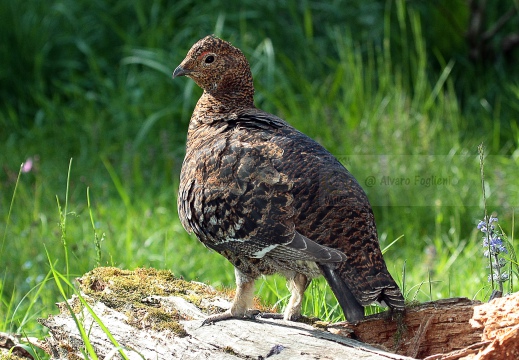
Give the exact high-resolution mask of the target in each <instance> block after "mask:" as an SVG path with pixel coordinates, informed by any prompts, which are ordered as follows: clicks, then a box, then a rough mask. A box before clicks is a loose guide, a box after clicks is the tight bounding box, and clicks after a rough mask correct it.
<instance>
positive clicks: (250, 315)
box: [202, 309, 260, 326]
mask: <svg viewBox="0 0 519 360" xmlns="http://www.w3.org/2000/svg"><path fill="white" fill-rule="evenodd" d="M259 314H260V311H259V310H252V309H251V310H247V311H246V312H245V313H244V314H240V315H237V314H232V313H231V310H227V311H225V312H223V313H220V314H214V315H211V316H208V317H207V318H206V319H205V320H204V321H203V322H202V326H204V325H210V324H214V323H216V322H218V321H224V320H231V319H255V318H256V316H258V315H259Z"/></svg>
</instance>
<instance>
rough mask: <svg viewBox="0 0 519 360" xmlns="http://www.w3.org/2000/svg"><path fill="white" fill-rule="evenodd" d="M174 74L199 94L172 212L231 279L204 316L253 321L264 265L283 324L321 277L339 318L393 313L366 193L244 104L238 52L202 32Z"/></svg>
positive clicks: (249, 95) (247, 96)
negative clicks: (229, 268) (221, 308)
mask: <svg viewBox="0 0 519 360" xmlns="http://www.w3.org/2000/svg"><path fill="white" fill-rule="evenodd" d="M180 76H187V77H189V78H191V79H192V80H194V82H195V83H196V84H197V85H198V86H199V87H200V88H202V90H203V93H202V95H201V97H200V98H199V100H198V102H197V104H196V106H195V108H194V111H193V114H192V116H191V119H190V122H189V126H188V130H187V141H186V154H185V158H184V161H183V163H182V169H181V172H180V183H179V189H178V197H177V207H178V215H179V218H180V221H181V223H182V226H183V227H184V229H185V230H186V231H188V232H189V233H194V234H195V235H196V237H197V238H198V240H200V242H202V243H203V244H204V245H205V246H206V247H208V248H210V249H212V250H215V251H216V252H218V253H219V254H221V255H223V256H224V257H225V258H226V259H227V260H229V261H230V263H231V264H232V265H233V266H234V272H235V277H236V292H235V295H234V299H233V301H232V304H231V306H230V308H229V309H228V310H226V311H225V312H222V313H217V314H213V315H210V316H209V317H208V318H207V319H206V320H205V321H204V323H205V324H208V323H214V322H217V321H222V320H228V319H243V318H254V317H256V316H257V315H258V311H257V310H255V309H253V299H254V283H255V280H256V279H257V278H259V277H261V276H262V275H271V274H274V273H279V274H281V275H283V276H284V277H285V278H286V279H287V287H288V288H289V290H290V294H291V295H290V299H289V302H288V304H287V306H286V307H285V310H284V313H283V314H282V317H283V319H284V320H288V321H296V320H298V319H300V318H301V316H302V315H301V307H302V303H303V295H304V292H305V290H306V289H307V287H308V286H309V284H310V282H311V281H312V279H314V278H317V277H319V276H324V278H325V279H326V281H327V283H328V284H329V286H330V288H331V290H332V291H333V293H334V294H335V297H336V298H337V301H338V303H339V305H340V306H341V308H342V310H343V313H344V315H345V317H346V319H347V320H348V322H352V323H357V322H359V321H361V320H363V319H364V316H365V315H364V307H365V306H368V305H370V304H373V303H379V304H382V305H383V306H388V307H389V309H390V310H391V313H393V312H394V311H396V312H403V311H404V310H405V306H404V298H403V296H402V293H401V291H400V289H399V287H398V285H397V284H396V282H395V280H394V279H393V278H392V276H391V274H390V273H389V271H388V270H387V266H386V263H385V261H384V258H383V256H382V252H381V250H380V245H379V242H378V235H377V229H376V225H375V219H374V215H373V211H372V208H371V205H370V203H369V200H368V198H367V195H366V193H365V192H364V190H363V189H362V187H361V186H360V184H359V183H358V182H357V180H356V179H355V178H354V177H353V175H352V174H351V173H350V172H349V171H348V170H347V169H346V168H345V167H344V166H343V165H342V164H341V163H340V162H339V161H338V160H337V158H336V157H334V156H333V155H332V154H331V153H330V152H328V151H327V150H326V149H325V148H324V147H323V146H322V145H320V144H319V143H318V142H316V141H315V140H313V139H311V138H310V137H308V136H307V135H305V134H303V133H302V132H300V131H298V130H297V129H295V128H294V127H293V126H291V125H290V124H289V123H288V122H286V121H285V120H283V119H281V118H280V117H277V116H275V115H273V114H270V113H267V112H265V111H263V110H261V109H259V108H257V107H256V106H255V105H254V83H253V77H252V73H251V69H250V65H249V62H248V61H247V58H246V57H245V55H244V54H243V52H242V51H241V50H240V49H238V48H237V47H234V46H233V45H231V44H230V43H229V42H227V41H225V40H222V39H220V38H218V37H216V36H214V35H208V36H206V37H204V38H202V39H200V40H199V41H197V42H196V43H195V44H194V45H193V46H192V47H191V49H190V50H189V52H188V53H187V55H186V57H185V59H184V60H183V61H182V62H181V63H180V65H178V67H176V69H175V70H174V72H173V78H177V77H180ZM260 316H261V314H260Z"/></svg>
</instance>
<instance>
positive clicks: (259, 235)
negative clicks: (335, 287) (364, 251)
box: [178, 116, 346, 263]
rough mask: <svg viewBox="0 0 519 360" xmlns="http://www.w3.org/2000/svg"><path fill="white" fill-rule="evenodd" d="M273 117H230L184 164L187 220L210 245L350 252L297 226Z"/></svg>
mask: <svg viewBox="0 0 519 360" xmlns="http://www.w3.org/2000/svg"><path fill="white" fill-rule="evenodd" d="M284 126H287V125H286V124H285V123H284V122H283V120H281V119H279V118H276V117H271V118H269V117H262V118H259V119H255V118H254V117H252V116H249V117H246V118H241V119H240V121H237V122H234V123H232V124H231V123H230V124H229V128H228V129H226V131H225V132H222V133H221V134H220V135H221V136H220V137H219V138H218V139H217V140H214V141H213V142H212V145H211V146H210V147H207V146H200V147H199V149H195V150H194V152H193V153H192V154H190V156H186V160H185V163H184V165H183V171H182V178H181V182H180V183H181V185H180V189H179V199H178V207H179V214H180V215H181V216H180V217H181V221H182V224H183V226H184V227H185V228H186V229H187V230H188V231H193V232H194V233H195V234H196V235H197V237H198V238H199V239H200V240H201V241H202V242H203V243H204V244H205V245H206V246H208V247H210V248H212V249H215V250H217V251H219V252H221V251H224V250H231V251H233V252H236V253H239V254H242V255H244V256H247V257H251V258H262V257H264V256H267V255H268V256H271V257H275V258H280V259H284V260H308V261H316V262H323V263H337V262H342V261H344V260H345V259H346V255H345V254H344V253H343V252H341V251H339V250H337V249H332V248H329V247H326V246H323V245H320V244H318V243H316V242H315V241H313V240H312V239H310V238H308V237H306V236H304V235H303V234H301V233H299V232H297V231H296V225H295V223H294V214H295V208H294V204H295V201H294V195H293V194H292V192H291V189H292V187H293V180H292V179H290V178H289V177H288V176H287V175H286V174H283V173H282V172H280V171H279V170H278V168H279V164H280V162H281V161H282V159H283V153H284V150H283V149H282V148H281V147H280V146H279V145H278V144H276V142H275V141H273V139H272V130H273V129H276V128H282V127H284Z"/></svg>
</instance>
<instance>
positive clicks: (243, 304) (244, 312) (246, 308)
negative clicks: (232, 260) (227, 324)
mask: <svg viewBox="0 0 519 360" xmlns="http://www.w3.org/2000/svg"><path fill="white" fill-rule="evenodd" d="M234 275H235V276H236V295H234V300H233V302H232V305H231V308H230V309H229V310H227V311H225V312H223V313H220V314H215V315H211V316H209V317H207V318H206V319H205V320H204V322H203V325H206V324H211V323H215V322H217V321H222V320H229V319H241V318H252V317H254V315H257V314H258V313H259V312H258V311H254V310H251V308H252V304H253V299H254V280H255V279H253V278H251V277H249V276H247V275H245V274H244V273H242V272H241V271H240V270H238V269H237V268H234Z"/></svg>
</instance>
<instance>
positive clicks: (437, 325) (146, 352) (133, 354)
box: [41, 268, 519, 360]
mask: <svg viewBox="0 0 519 360" xmlns="http://www.w3.org/2000/svg"><path fill="white" fill-rule="evenodd" d="M96 271H97V272H96ZM102 271H104V273H102ZM107 274H108V275H107ZM157 275H158V276H157ZM121 278H124V280H125V282H121ZM165 279H167V283H164V282H163V281H164V280H165ZM175 281H176V285H175V286H174V287H171V283H172V282H175ZM133 282H142V283H143V284H146V286H147V287H146V288H145V289H147V291H151V293H147V294H146V296H144V295H143V294H144V293H139V291H142V289H141V288H138V287H136V286H137V284H136V283H133ZM80 283H81V290H82V291H83V292H84V293H86V294H84V295H83V298H84V299H85V300H86V302H87V303H88V304H90V307H91V308H92V311H93V312H94V313H95V314H96V315H97V316H98V317H99V318H100V320H101V322H102V323H103V324H104V326H106V327H107V328H108V329H110V332H111V334H112V335H113V338H114V339H115V340H116V342H117V344H118V345H117V344H114V342H115V341H113V340H110V339H109V338H108V336H107V335H106V333H105V332H104V331H103V330H102V328H101V327H100V326H99V324H98V322H97V321H96V320H95V319H94V317H93V316H92V313H91V312H90V311H88V309H87V308H85V306H84V303H82V302H81V301H79V298H78V297H77V296H75V297H73V298H72V299H71V300H69V301H68V302H67V303H66V304H65V303H61V304H60V305H59V308H60V310H61V313H60V314H59V315H55V316H50V317H49V318H47V319H45V320H41V322H42V324H44V325H45V326H46V327H48V328H49V338H48V339H47V342H46V344H45V347H46V351H47V352H49V353H51V355H52V358H53V359H64V358H73V356H78V357H79V358H82V357H81V351H82V349H84V342H83V340H82V338H81V336H80V333H79V331H78V326H77V324H76V322H75V321H74V319H73V318H72V317H71V316H70V311H71V310H72V311H73V312H74V314H75V316H76V319H77V320H78V321H79V323H80V324H82V326H83V327H84V328H85V331H86V332H87V333H88V338H89V342H90V344H92V346H93V350H94V351H95V352H96V354H97V355H98V356H99V358H100V359H105V358H106V359H108V358H111V359H113V358H121V356H120V355H119V352H120V351H124V353H125V354H126V356H127V357H128V358H129V359H142V358H144V359H176V358H182V359H207V358H211V359H265V358H267V357H268V358H271V357H272V358H274V359H292V358H294V359H411V358H414V359H424V358H425V359H427V360H437V359H443V360H457V359H478V360H480V359H481V360H488V359H515V358H519V315H518V313H519V311H518V310H519V294H513V295H510V296H509V297H507V298H500V299H495V300H493V301H491V302H490V303H486V304H480V303H478V302H472V301H470V300H468V299H445V300H440V301H435V302H430V303H425V304H421V305H417V306H411V307H409V308H408V309H407V311H406V314H405V316H404V317H403V318H402V319H389V318H388V315H387V313H385V314H379V315H376V316H372V317H369V318H368V319H366V320H365V321H362V322H360V323H358V324H356V325H352V324H348V323H337V324H331V325H327V326H326V325H323V324H322V323H316V324H314V326H312V325H309V324H304V323H299V322H297V323H296V322H288V321H282V320H270V319H261V318H260V319H257V320H254V321H252V320H228V321H223V322H219V323H216V324H214V325H206V326H201V325H202V320H203V319H204V318H206V317H207V314H208V313H209V314H210V313H213V312H220V311H222V310H224V309H226V308H227V307H228V306H229V305H230V303H229V301H228V300H227V296H226V295H225V294H222V293H219V292H216V291H214V290H212V289H211V288H209V287H207V286H204V285H202V284H199V283H189V282H185V281H182V280H179V279H175V280H172V278H171V276H170V277H168V276H165V275H164V272H162V273H157V272H156V273H154V272H153V271H151V270H150V269H144V270H143V269H137V270H135V271H133V272H131V271H122V270H118V269H113V268H112V269H108V271H107V270H106V269H101V270H99V269H96V270H94V271H93V272H91V273H89V274H86V275H85V276H83V277H82V278H81V279H80ZM117 284H120V285H119V286H121V288H122V289H125V291H126V292H127V294H128V296H133V295H134V294H135V293H138V294H139V296H137V297H135V296H133V297H132V299H133V301H134V302H127V303H125V301H124V300H123V299H122V298H121V297H117V296H118V295H117V294H118V291H119V289H118V288H117V286H118V285H117ZM150 284H152V285H153V286H156V289H166V290H167V291H165V292H166V293H165V292H164V291H162V292H158V293H156V294H154V293H153V292H154V291H152V290H150V289H153V287H150V286H151V285H150ZM190 286H191V287H190ZM177 288H179V289H177ZM173 294H174V295H173ZM135 299H138V301H136V302H135ZM114 304H115V305H114ZM195 304H196V305H195ZM316 326H319V328H318V327H316ZM139 354H140V355H139ZM141 356H142V357H141Z"/></svg>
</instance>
